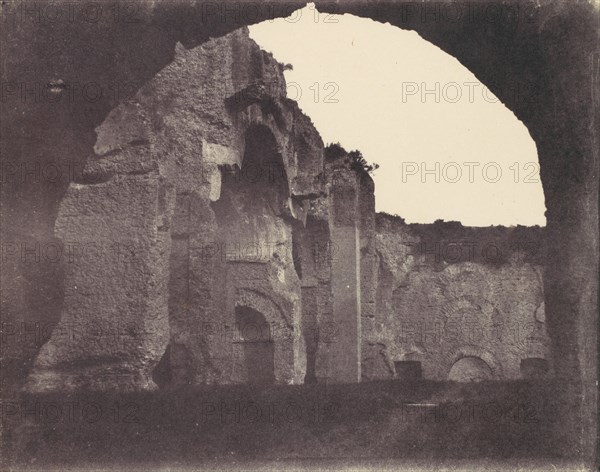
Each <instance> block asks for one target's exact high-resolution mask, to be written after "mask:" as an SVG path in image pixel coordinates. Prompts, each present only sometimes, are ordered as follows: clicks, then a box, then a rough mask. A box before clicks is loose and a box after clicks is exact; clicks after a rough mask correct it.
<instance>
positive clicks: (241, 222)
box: [212, 125, 288, 259]
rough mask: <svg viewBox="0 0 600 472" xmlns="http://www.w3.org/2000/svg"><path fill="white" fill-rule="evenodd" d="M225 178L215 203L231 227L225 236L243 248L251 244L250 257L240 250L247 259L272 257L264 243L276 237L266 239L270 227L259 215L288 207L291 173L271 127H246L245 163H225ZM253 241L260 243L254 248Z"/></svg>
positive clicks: (270, 214) (221, 223) (283, 211)
mask: <svg viewBox="0 0 600 472" xmlns="http://www.w3.org/2000/svg"><path fill="white" fill-rule="evenodd" d="M221 180H222V184H221V196H220V198H219V200H217V201H216V202H214V203H212V207H213V209H214V211H215V215H216V217H217V220H218V221H219V226H221V227H222V228H227V230H226V231H225V232H224V236H225V240H226V242H227V244H228V246H229V247H234V246H236V245H238V244H239V245H241V248H242V249H243V248H247V249H248V257H245V254H244V251H243V250H242V251H241V253H240V255H241V256H242V258H243V259H247V258H249V259H252V256H254V258H255V259H263V258H264V257H269V256H268V255H266V254H263V252H264V251H265V250H267V246H266V245H265V244H264V243H270V242H272V241H266V240H263V239H262V237H263V236H264V237H267V234H266V231H267V228H264V227H263V224H262V223H261V221H260V220H261V219H260V218H257V216H258V215H261V218H262V219H264V218H267V217H269V219H270V217H279V216H283V215H284V214H286V213H287V211H288V181H287V174H286V171H285V167H284V165H283V160H282V158H281V154H280V152H279V149H278V146H277V142H276V140H275V137H274V136H273V133H272V132H271V130H270V129H269V128H267V127H266V126H263V125H255V126H251V127H250V128H249V129H248V130H247V131H246V133H245V149H244V156H243V160H242V165H241V167H238V166H237V165H233V166H229V165H223V166H221ZM248 215H254V217H253V218H248ZM234 240H235V241H234ZM261 243H262V244H261ZM250 244H256V246H253V247H252V248H250V246H249V245H250ZM236 247H237V246H236ZM250 252H251V253H252V254H250ZM263 256H264V257H263Z"/></svg>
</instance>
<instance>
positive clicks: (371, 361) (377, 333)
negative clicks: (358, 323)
mask: <svg viewBox="0 0 600 472" xmlns="http://www.w3.org/2000/svg"><path fill="white" fill-rule="evenodd" d="M541 231H542V230H541V229H540V228H537V229H536V228H502V227H498V228H489V229H488V228H464V227H462V226H461V225H453V224H452V223H439V224H438V223H436V224H434V225H406V224H404V223H403V222H402V220H401V219H399V218H393V217H389V216H385V215H378V229H377V242H376V253H377V258H378V261H379V271H378V274H377V275H376V279H377V296H376V300H375V308H374V310H373V311H372V312H371V313H370V316H367V317H363V338H362V342H363V349H364V350H365V355H364V356H363V363H367V364H368V366H369V367H368V368H367V367H365V369H364V371H363V378H371V379H373V378H385V377H391V376H393V375H394V369H393V365H394V362H396V361H402V360H413V361H420V362H421V364H422V368H423V376H424V377H425V378H431V379H437V380H446V379H448V376H449V373H450V371H451V370H452V368H453V365H454V364H455V363H456V362H458V361H459V360H460V359H461V358H463V357H475V358H479V359H481V360H483V361H484V362H485V363H486V364H487V365H488V366H489V369H490V378H494V379H516V378H520V363H521V360H522V359H525V358H529V357H541V358H550V352H549V338H548V335H547V332H546V326H545V321H544V320H545V317H544V315H543V312H544V302H543V300H544V294H543V281H542V273H543V265H542V263H541V261H542V260H543V255H542V254H541V253H538V251H539V252H541V251H542V248H540V247H539V246H538V244H539V241H540V236H541V234H540V233H541ZM516 233H520V234H519V237H518V238H517V237H516V236H515V234H516ZM527 234H529V237H527ZM525 243H533V244H534V247H532V245H531V244H529V245H528V244H525ZM456 378H457V379H458V378H463V377H462V376H457V377H456Z"/></svg>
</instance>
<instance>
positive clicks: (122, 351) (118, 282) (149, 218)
mask: <svg viewBox="0 0 600 472" xmlns="http://www.w3.org/2000/svg"><path fill="white" fill-rule="evenodd" d="M172 201H173V192H172V189H171V188H170V187H169V186H168V185H166V184H165V183H164V182H163V181H162V179H161V178H160V176H159V175H158V174H157V173H148V174H141V175H140V174H135V175H127V174H124V175H122V174H121V175H116V176H114V177H113V178H112V179H111V180H109V181H108V182H105V183H100V184H95V185H83V184H71V186H70V188H69V192H68V193H67V195H66V197H65V199H64V200H63V202H62V205H61V209H60V212H59V215H58V218H57V223H56V233H57V237H59V238H60V239H61V240H62V241H63V243H65V244H71V245H72V247H73V252H72V254H71V255H70V260H68V262H67V264H66V273H65V279H64V284H65V294H64V301H63V310H62V314H61V318H60V322H59V324H58V326H57V327H56V328H55V329H54V331H53V333H52V336H51V338H50V340H49V341H48V342H47V343H46V344H45V345H44V346H43V347H42V349H41V351H40V353H39V354H38V356H37V359H36V362H35V364H34V368H33V373H32V374H31V376H30V377H29V380H28V384H27V386H26V388H27V390H29V391H32V392H44V391H56V390H59V391H80V390H86V389H92V390H93V389H107V390H112V389H116V390H120V391H127V390H137V389H147V388H153V387H155V386H154V384H153V382H152V380H151V373H152V369H153V368H154V366H155V365H156V363H157V362H158V360H159V359H160V357H161V355H162V353H163V351H164V349H165V347H166V345H167V342H168V311H167V281H168V277H169V267H168V260H169V250H170V235H169V233H168V228H169V220H170V216H171V213H172V203H173V202H172Z"/></svg>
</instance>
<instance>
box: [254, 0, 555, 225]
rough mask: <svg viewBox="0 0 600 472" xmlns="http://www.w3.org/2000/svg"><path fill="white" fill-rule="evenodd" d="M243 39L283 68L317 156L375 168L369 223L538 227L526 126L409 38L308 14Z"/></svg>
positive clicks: (445, 58) (435, 51)
mask: <svg viewBox="0 0 600 472" xmlns="http://www.w3.org/2000/svg"><path fill="white" fill-rule="evenodd" d="M250 36H251V37H252V38H253V39H254V40H255V41H256V42H257V43H258V44H259V45H260V46H261V47H262V48H263V49H265V50H267V51H270V52H272V53H273V55H274V56H275V58H276V59H277V60H278V61H279V62H283V63H290V64H292V66H293V70H288V71H286V72H285V77H286V80H287V83H288V96H289V97H290V98H292V99H295V100H297V101H298V103H299V105H300V108H301V109H302V111H303V112H304V113H306V114H307V115H308V116H310V117H311V119H312V121H313V123H314V124H315V126H316V128H317V129H318V130H319V133H320V134H321V136H322V138H323V141H325V143H326V144H327V143H332V142H340V144H341V145H342V146H343V147H344V148H346V149H347V150H348V151H350V150H353V149H358V150H360V151H361V152H362V153H363V155H364V156H365V158H366V159H367V161H369V162H376V163H378V164H379V165H380V168H379V169H378V170H377V171H376V172H375V174H374V175H373V179H374V181H375V198H376V207H377V211H385V212H387V213H392V214H398V215H399V216H402V217H403V218H405V219H406V221H407V222H408V223H432V222H433V221H435V220H437V219H443V220H446V221H450V220H456V221H461V222H462V223H463V224H465V225H469V226H488V225H505V226H512V225H517V224H521V225H536V224H537V225H541V226H544V225H545V224H546V218H545V216H544V211H545V206H544V195H543V191H542V185H541V181H540V177H539V166H538V158H537V150H536V146H535V143H534V141H533V139H532V138H531V136H530V135H529V131H528V130H527V128H526V127H525V125H524V124H523V123H522V122H520V121H519V120H518V119H517V118H516V117H515V116H514V114H513V113H512V112H511V111H510V110H509V109H507V108H506V107H505V106H504V105H503V104H502V103H501V102H500V101H499V100H498V99H497V98H496V97H495V96H494V95H493V94H492V93H491V92H490V91H489V90H487V88H485V87H484V85H483V84H481V83H480V82H479V81H478V80H477V78H476V77H475V76H474V75H473V74H472V73H471V72H470V71H469V70H468V69H466V68H465V67H464V66H463V65H461V64H460V63H459V62H458V60H456V59H455V58H454V57H452V56H450V55H448V54H446V53H445V52H443V51H442V50H441V49H439V48H438V47H437V46H434V45H433V44H431V43H429V42H427V41H425V40H424V39H422V38H421V37H420V36H419V35H418V34H417V33H415V32H413V31H405V30H402V29H400V28H397V27H394V26H391V25H389V24H382V23H377V22H374V21H372V20H369V19H364V18H358V17H355V16H352V15H326V14H319V13H318V12H317V11H316V10H315V9H314V7H313V6H312V5H309V6H307V7H306V8H304V9H302V10H298V11H297V12H295V13H293V14H292V15H291V16H290V17H288V18H280V19H276V20H270V21H265V22H263V23H260V24H258V25H254V26H251V27H250ZM427 91H429V93H428V92H427ZM436 180H437V182H436Z"/></svg>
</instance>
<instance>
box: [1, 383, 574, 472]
mask: <svg viewBox="0 0 600 472" xmlns="http://www.w3.org/2000/svg"><path fill="white" fill-rule="evenodd" d="M553 392H556V386H555V385H553V384H552V383H551V382H535V383H531V382H493V383H479V384H455V383H436V382H428V381H420V382H410V383H407V382H399V381H386V382H369V383H361V384H351V385H335V386H325V385H298V386H274V387H268V388H265V387H252V386H229V387H225V386H222V387H205V388H193V389H191V388H190V389H177V390H169V389H166V390H161V391H157V392H147V393H135V394H125V395H119V396H113V395H108V394H102V395H100V394H97V393H89V394H79V395H76V396H66V395H53V396H36V397H15V398H12V399H5V400H3V402H2V414H3V424H2V426H3V427H2V445H3V451H2V452H3V454H2V458H3V459H2V461H3V467H2V470H7V469H10V468H11V467H14V468H15V469H18V468H21V467H24V466H25V467H28V468H31V469H34V470H52V469H53V468H56V469H61V470H68V469H77V470H85V469H90V470H91V469H93V470H102V469H103V468H112V467H119V468H120V469H122V470H156V469H157V468H161V469H162V470H182V471H183V470H199V469H206V470H213V469H226V470H259V469H261V468H263V467H265V466H266V467H268V468H271V467H272V466H276V467H277V469H279V470H318V469H320V468H332V469H338V468H339V467H338V466H340V467H341V465H342V464H343V465H344V467H343V469H344V470H362V469H364V468H365V467H366V468H372V467H374V466H376V467H377V468H378V469H380V470H386V469H390V470H426V469H427V468H431V465H428V460H430V459H432V460H435V461H436V462H441V461H443V462H444V464H446V465H445V466H444V467H446V468H443V469H437V470H473V469H474V468H475V469H477V470H483V469H488V470H519V469H523V470H582V469H580V468H578V467H577V465H576V462H574V459H576V457H577V452H578V451H577V446H576V444H575V443H574V442H573V440H572V439H571V438H573V437H575V435H574V432H573V431H572V430H571V429H570V428H571V427H572V426H570V425H572V424H573V419H574V418H573V417H571V413H570V412H572V411H574V410H573V408H574V406H569V405H568V404H566V403H565V402H563V401H561V400H560V399H558V398H556V396H555V394H554V393H553ZM557 431H559V434H557ZM560 431H563V432H564V434H562V433H560Z"/></svg>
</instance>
